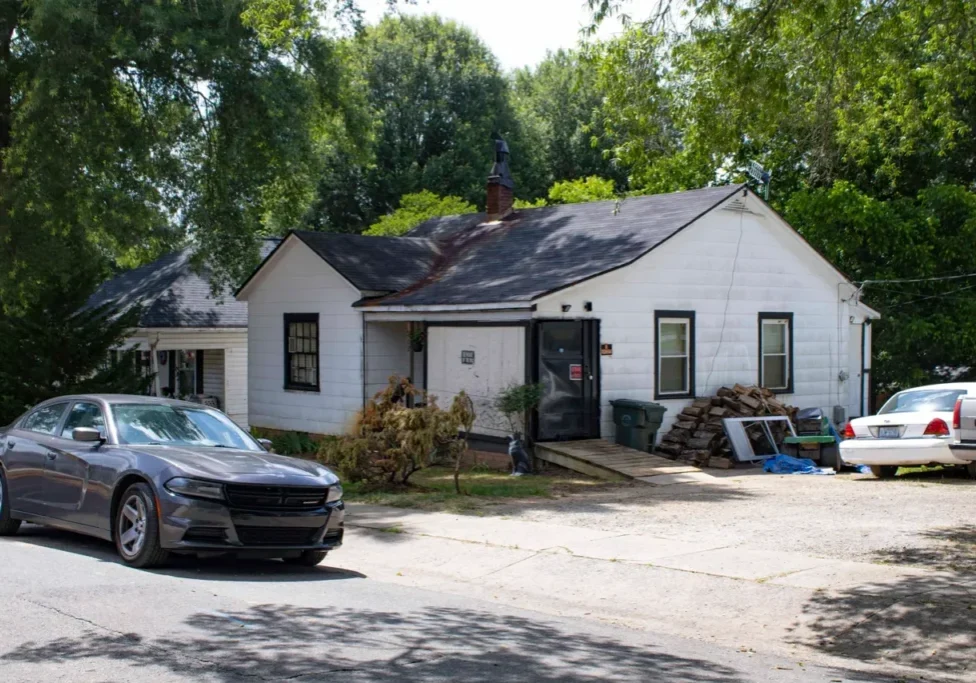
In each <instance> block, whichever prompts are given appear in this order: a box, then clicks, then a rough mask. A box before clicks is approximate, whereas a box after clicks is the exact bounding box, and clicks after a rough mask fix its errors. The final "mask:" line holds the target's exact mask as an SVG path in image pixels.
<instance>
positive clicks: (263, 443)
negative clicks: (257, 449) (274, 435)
mask: <svg viewBox="0 0 976 683" xmlns="http://www.w3.org/2000/svg"><path fill="white" fill-rule="evenodd" d="M258 443H259V444H261V448H263V449H264V450H266V451H267V452H268V453H271V452H272V451H271V449H272V448H274V446H273V445H272V443H271V439H258Z"/></svg>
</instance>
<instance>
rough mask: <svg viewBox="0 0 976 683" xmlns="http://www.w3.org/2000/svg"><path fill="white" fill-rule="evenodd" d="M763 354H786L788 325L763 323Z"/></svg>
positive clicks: (778, 322) (777, 322)
mask: <svg viewBox="0 0 976 683" xmlns="http://www.w3.org/2000/svg"><path fill="white" fill-rule="evenodd" d="M763 353H786V323H784V322H780V321H776V322H772V321H770V322H763Z"/></svg>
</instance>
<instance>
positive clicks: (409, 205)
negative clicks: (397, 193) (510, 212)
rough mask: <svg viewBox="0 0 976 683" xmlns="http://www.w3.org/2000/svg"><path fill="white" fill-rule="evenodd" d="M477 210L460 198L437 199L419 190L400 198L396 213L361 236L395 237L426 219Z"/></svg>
mask: <svg viewBox="0 0 976 683" xmlns="http://www.w3.org/2000/svg"><path fill="white" fill-rule="evenodd" d="M477 210H478V208H477V207H476V206H475V205H474V204H469V203H468V202H466V201H464V200H463V199H461V198H460V197H439V196H437V195H436V194H434V193H433V192H428V191H427V190H421V191H420V192H415V193H414V194H407V195H404V196H402V197H401V198H400V206H399V207H398V208H397V209H396V211H394V212H393V213H388V214H387V215H385V216H383V217H382V218H380V219H379V220H378V221H376V222H375V223H373V224H372V225H371V226H369V229H368V230H366V232H364V233H363V234H364V235H385V236H394V237H395V236H397V235H403V234H404V233H406V232H409V231H410V230H412V229H413V228H415V227H417V226H418V225H420V224H421V223H423V222H424V221H425V220H427V219H428V218H434V217H435V216H454V215H457V214H463V213H474V212H476V211H477Z"/></svg>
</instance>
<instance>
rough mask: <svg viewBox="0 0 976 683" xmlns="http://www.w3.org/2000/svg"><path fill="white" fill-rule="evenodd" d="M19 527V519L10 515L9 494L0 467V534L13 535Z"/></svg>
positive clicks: (5, 479)
mask: <svg viewBox="0 0 976 683" xmlns="http://www.w3.org/2000/svg"><path fill="white" fill-rule="evenodd" d="M18 529H20V520H19V519H13V518H12V517H11V516H10V496H9V495H7V478H6V477H5V476H4V474H3V468H2V467H0V536H13V535H14V534H16V533H17V530H18Z"/></svg>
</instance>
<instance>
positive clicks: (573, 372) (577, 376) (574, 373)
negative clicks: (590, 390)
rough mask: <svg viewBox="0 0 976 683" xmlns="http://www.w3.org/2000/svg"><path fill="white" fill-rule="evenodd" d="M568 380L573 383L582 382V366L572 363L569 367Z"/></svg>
mask: <svg viewBox="0 0 976 683" xmlns="http://www.w3.org/2000/svg"><path fill="white" fill-rule="evenodd" d="M569 378H570V379H571V380H573V381H574V382H582V381H583V366H582V365H580V364H579V363H573V364H571V365H570V366H569Z"/></svg>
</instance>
